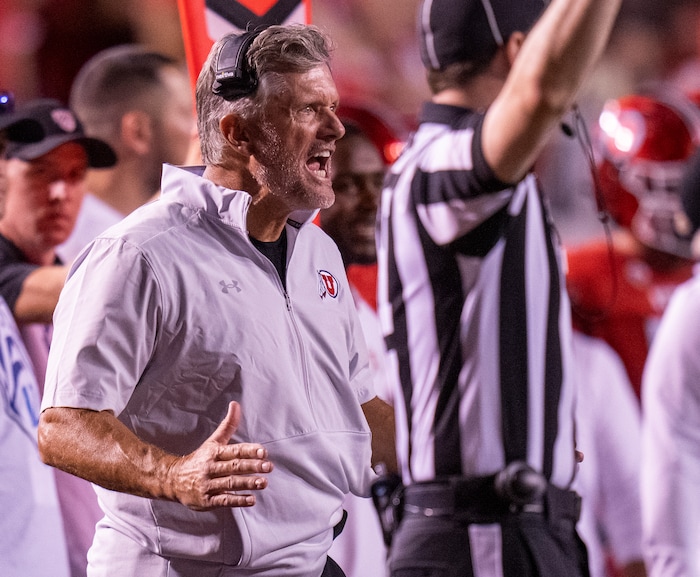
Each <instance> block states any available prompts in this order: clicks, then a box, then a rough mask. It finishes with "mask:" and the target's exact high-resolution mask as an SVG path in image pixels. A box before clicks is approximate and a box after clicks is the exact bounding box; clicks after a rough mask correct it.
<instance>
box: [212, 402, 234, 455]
mask: <svg viewBox="0 0 700 577" xmlns="http://www.w3.org/2000/svg"><path fill="white" fill-rule="evenodd" d="M240 422H241V406H240V405H239V404H238V403H237V402H235V401H231V402H230V403H229V404H228V411H227V412H226V416H225V417H224V420H223V421H221V423H219V426H218V427H217V428H216V431H214V432H213V433H212V435H211V437H209V440H211V441H215V442H216V443H221V444H223V445H225V444H226V443H228V442H229V441H230V440H231V437H232V436H233V434H234V433H235V432H236V429H238V423H240Z"/></svg>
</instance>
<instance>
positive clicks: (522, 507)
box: [494, 461, 548, 513]
mask: <svg viewBox="0 0 700 577" xmlns="http://www.w3.org/2000/svg"><path fill="white" fill-rule="evenodd" d="M547 486H548V482H547V479H546V478H545V477H544V475H542V474H541V473H538V472H537V471H535V469H533V468H532V467H531V466H530V465H528V464H527V463H525V462H524V461H513V462H511V463H509V464H508V465H507V466H506V468H505V469H503V470H502V471H500V472H499V473H498V474H497V475H496V478H495V480H494V489H495V490H496V494H497V495H498V496H499V497H501V499H503V500H504V501H506V502H508V503H509V505H510V508H511V510H514V511H524V512H535V513H542V512H543V511H544V496H545V494H546V493H547Z"/></svg>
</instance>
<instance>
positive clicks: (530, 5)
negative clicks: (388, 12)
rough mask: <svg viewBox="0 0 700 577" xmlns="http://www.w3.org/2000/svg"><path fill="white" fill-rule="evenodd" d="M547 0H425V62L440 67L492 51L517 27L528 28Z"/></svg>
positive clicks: (421, 29)
mask: <svg viewBox="0 0 700 577" xmlns="http://www.w3.org/2000/svg"><path fill="white" fill-rule="evenodd" d="M545 5H546V1H545V0H423V1H422V2H421V3H420V6H419V8H418V18H417V21H418V33H419V38H420V52H421V58H422V60H423V64H424V65H425V67H426V68H428V69H434V70H440V69H443V68H444V67H445V66H448V65H449V64H453V63H455V62H464V61H466V62H469V61H477V60H479V59H481V58H484V57H487V56H488V55H489V54H492V53H493V52H494V51H495V50H496V48H497V47H498V46H502V45H503V44H505V43H506V41H507V40H508V37H509V36H510V35H511V34H512V33H513V32H516V31H520V32H527V31H529V30H530V28H531V27H532V25H533V24H534V23H535V21H536V20H537V18H539V16H540V14H542V12H543V10H544V7H545Z"/></svg>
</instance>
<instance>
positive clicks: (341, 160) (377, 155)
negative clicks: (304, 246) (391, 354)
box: [320, 107, 400, 577]
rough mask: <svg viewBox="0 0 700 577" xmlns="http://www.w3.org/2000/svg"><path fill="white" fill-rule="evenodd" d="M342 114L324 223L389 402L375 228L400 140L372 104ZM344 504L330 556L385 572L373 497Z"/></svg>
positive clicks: (363, 574)
mask: <svg viewBox="0 0 700 577" xmlns="http://www.w3.org/2000/svg"><path fill="white" fill-rule="evenodd" d="M338 116H339V117H340V118H341V119H342V120H343V124H344V125H345V136H344V137H343V138H341V139H340V140H338V142H337V143H336V150H335V153H334V154H333V162H332V164H331V178H332V181H333V191H334V193H335V202H334V203H333V206H331V207H330V208H326V209H323V210H321V212H320V225H321V228H323V230H325V231H326V232H327V233H328V234H329V236H330V237H331V238H332V239H333V240H334V241H335V242H336V244H337V245H338V248H339V250H340V254H341V256H342V257H343V263H344V264H345V267H346V269H347V274H348V280H349V282H350V288H351V290H352V293H353V298H354V300H355V305H356V307H357V311H358V314H359V317H360V322H361V323H362V329H363V332H364V336H365V340H366V341H367V348H368V351H369V357H370V367H371V369H372V373H373V377H374V386H375V391H376V392H377V396H379V398H381V399H382V400H384V401H387V402H388V403H390V404H391V402H392V394H391V391H390V390H389V385H388V379H387V375H386V373H385V368H384V362H385V361H384V355H385V354H386V351H385V348H384V339H383V337H382V334H381V330H380V327H379V319H378V317H377V303H376V294H377V250H376V244H375V228H376V219H377V208H378V206H379V196H380V194H381V189H382V181H383V178H384V172H385V168H386V164H387V163H388V162H389V161H390V160H389V158H390V156H391V155H392V150H395V149H394V148H393V146H394V145H399V146H400V140H399V138H398V136H397V135H394V134H393V133H392V131H391V129H390V128H389V127H388V125H387V124H386V122H385V121H383V120H382V119H380V118H379V117H378V116H376V115H375V114H374V113H372V112H371V111H370V110H368V109H363V108H359V107H345V108H343V107H341V108H340V109H339V110H338ZM349 119H351V120H349ZM380 151H381V152H380ZM387 155H388V156H387ZM344 507H345V509H346V510H347V511H348V520H347V522H346V524H345V528H344V530H343V532H342V534H341V535H340V536H339V537H338V538H337V539H336V540H335V541H334V542H333V545H332V547H331V550H330V552H329V554H330V556H331V557H332V558H333V559H335V560H336V562H337V563H338V564H339V565H340V567H341V568H342V569H343V571H344V572H345V574H346V575H347V577H383V576H385V575H387V569H386V554H387V551H386V547H385V545H384V540H383V536H382V533H381V528H380V526H379V519H378V516H377V512H376V510H375V509H374V506H373V504H372V502H371V501H370V500H369V499H366V498H364V499H363V498H359V497H355V496H354V495H348V496H347V497H346V499H345V504H344Z"/></svg>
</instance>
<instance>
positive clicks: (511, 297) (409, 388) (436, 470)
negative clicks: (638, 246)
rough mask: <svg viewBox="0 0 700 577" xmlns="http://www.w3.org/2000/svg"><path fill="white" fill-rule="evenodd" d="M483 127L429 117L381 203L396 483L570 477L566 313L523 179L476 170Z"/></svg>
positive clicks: (451, 112)
mask: <svg viewBox="0 0 700 577" xmlns="http://www.w3.org/2000/svg"><path fill="white" fill-rule="evenodd" d="M482 121H483V115H481V114H478V113H475V112H473V111H469V110H465V109H462V108H456V107H452V106H445V105H438V104H434V103H428V104H426V105H425V107H424V109H423V112H422V117H421V124H420V127H419V129H418V130H417V132H416V133H415V134H414V135H413V136H412V139H411V141H410V142H409V144H408V146H407V147H406V149H405V150H404V152H403V154H402V155H401V157H400V158H399V159H398V160H397V161H396V163H395V164H394V165H393V167H392V168H391V170H390V172H389V174H388V176H387V180H386V182H385V188H384V191H383V195H382V204H381V209H380V210H381V212H380V225H379V232H378V247H379V295H378V296H379V315H380V321H381V324H382V330H383V332H384V336H385V339H386V342H387V347H388V349H389V358H388V362H389V370H390V373H391V374H392V376H393V377H394V380H395V385H396V387H397V388H398V389H399V390H396V391H395V394H396V399H397V401H396V405H395V409H396V417H397V445H398V454H399V459H400V463H401V468H402V475H403V478H404V482H405V483H411V482H417V481H426V480H430V479H433V478H435V477H439V476H445V475H466V476H471V475H483V474H490V473H493V472H495V471H498V470H500V469H502V468H503V467H504V466H505V464H507V463H509V462H511V461H514V460H525V461H527V462H528V463H529V464H530V465H531V466H533V467H534V468H535V469H537V470H539V471H541V472H543V473H544V474H545V476H546V477H547V478H549V479H550V481H551V482H553V483H554V484H556V485H558V486H560V487H566V486H568V485H569V484H570V482H571V480H572V478H573V476H574V471H575V466H576V465H575V456H574V420H573V412H574V407H573V404H574V391H573V379H572V375H571V374H570V369H569V367H570V366H571V363H570V359H571V346H570V335H571V328H570V327H571V322H570V312H569V302H568V299H567V297H566V294H565V292H564V289H563V280H562V275H561V274H560V267H559V255H558V252H557V247H556V246H555V243H554V238H553V235H552V230H551V227H550V224H549V222H548V219H547V216H546V211H545V207H544V205H543V202H542V198H541V195H540V193H539V191H538V187H537V183H536V180H535V177H534V176H533V175H529V176H527V177H526V178H525V179H524V180H523V181H521V182H520V183H519V184H518V185H517V186H516V187H510V188H509V187H508V185H505V184H503V183H501V182H499V181H498V180H497V179H496V178H495V176H494V175H493V172H492V171H491V170H490V168H489V167H488V166H487V165H486V163H485V161H484V159H483V155H482V153H481V147H480V145H479V137H480V130H481V123H482Z"/></svg>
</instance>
